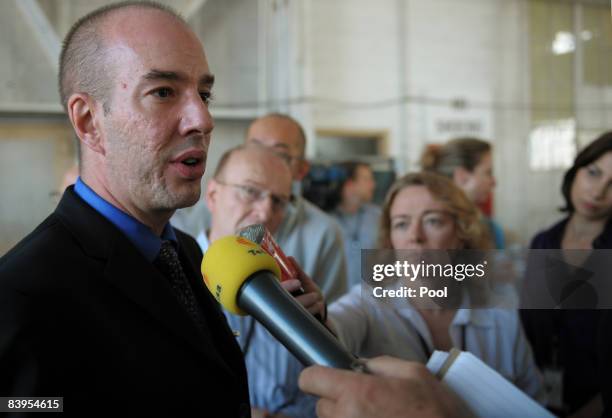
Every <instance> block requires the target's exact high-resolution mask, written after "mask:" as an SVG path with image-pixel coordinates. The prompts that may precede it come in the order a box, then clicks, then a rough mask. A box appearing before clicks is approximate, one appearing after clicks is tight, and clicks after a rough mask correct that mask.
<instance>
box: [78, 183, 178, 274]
mask: <svg viewBox="0 0 612 418" xmlns="http://www.w3.org/2000/svg"><path fill="white" fill-rule="evenodd" d="M74 191H75V193H76V194H78V195H79V196H80V197H81V198H82V199H83V200H84V201H85V202H87V203H88V204H89V205H90V206H91V207H93V208H94V209H95V210H96V211H98V212H99V213H100V214H101V215H102V216H104V217H105V218H106V219H108V220H109V221H110V222H111V223H112V224H113V225H115V226H116V227H117V228H119V230H120V231H121V232H123V233H124V234H125V235H126V236H127V237H128V239H129V240H130V241H131V242H132V243H133V244H134V245H135V246H136V248H138V250H139V251H140V252H141V253H142V254H143V255H144V256H145V258H146V259H147V260H149V261H150V262H153V260H155V257H157V254H158V253H159V250H160V249H161V244H162V241H166V240H168V241H170V242H172V243H173V244H174V246H175V247H177V248H178V241H177V239H176V234H175V233H174V228H172V225H170V223H169V222H168V223H167V224H166V225H165V226H164V229H163V231H162V234H161V237H158V236H157V235H155V233H154V232H153V231H152V230H151V228H149V227H148V226H147V225H145V224H143V223H142V222H140V221H139V220H137V219H136V218H134V217H132V216H130V215H128V214H127V213H125V212H123V211H122V210H120V209H119V208H117V207H115V206H113V205H112V204H111V203H109V202H107V201H106V200H104V199H103V198H102V197H101V196H100V195H98V194H97V193H96V192H94V191H93V190H92V189H91V188H90V187H89V186H88V185H87V184H85V182H83V180H81V177H79V178H77V181H76V183H75V185H74Z"/></svg>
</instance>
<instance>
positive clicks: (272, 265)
mask: <svg viewBox="0 0 612 418" xmlns="http://www.w3.org/2000/svg"><path fill="white" fill-rule="evenodd" d="M261 270H268V271H270V272H272V274H274V276H276V277H277V278H278V277H280V274H281V273H280V268H279V266H278V264H277V262H276V260H274V258H273V257H272V256H270V255H269V254H268V253H267V252H266V251H264V250H263V249H262V248H261V247H260V246H259V245H258V244H255V243H254V242H253V241H250V240H248V239H246V238H243V237H237V236H235V235H229V236H227V237H223V238H219V239H218V240H216V241H215V242H213V243H212V244H211V245H210V246H209V247H208V250H207V251H206V254H204V258H203V259H202V276H203V277H204V282H205V283H206V287H208V290H209V291H210V293H212V295H213V296H214V297H215V299H217V301H218V302H219V303H220V304H221V305H223V307H224V308H225V309H227V310H228V311H230V312H232V313H234V314H238V315H246V313H245V312H244V311H242V309H240V308H239V307H238V304H237V303H236V302H237V296H238V291H239V290H240V287H241V286H242V284H243V283H244V281H245V280H246V279H248V278H249V277H250V276H251V275H252V274H253V273H256V272H258V271H261Z"/></svg>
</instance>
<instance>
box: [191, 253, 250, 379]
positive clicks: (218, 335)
mask: <svg viewBox="0 0 612 418" xmlns="http://www.w3.org/2000/svg"><path fill="white" fill-rule="evenodd" d="M181 248H185V245H184V244H183V243H181ZM180 256H181V263H182V265H183V268H184V269H185V274H186V275H187V277H188V278H189V279H190V284H191V287H192V289H193V291H194V293H195V296H196V299H197V301H198V303H199V305H200V306H201V307H203V309H204V311H203V312H204V316H205V318H206V322H207V324H208V327H209V329H210V331H211V335H212V336H213V338H214V339H218V340H220V341H225V340H228V341H232V343H233V344H227V345H226V346H225V347H224V349H226V350H227V352H224V353H223V357H224V358H225V359H226V360H230V359H232V360H234V361H225V364H226V365H228V367H229V366H231V365H239V366H242V365H243V363H244V361H243V354H242V350H241V349H240V346H239V345H238V343H237V342H236V337H235V336H234V334H233V333H232V330H231V329H230V327H229V325H228V324H227V319H226V318H225V315H224V314H223V312H222V311H221V308H220V307H219V305H218V302H217V301H216V300H215V299H214V298H213V297H212V295H211V294H210V291H209V290H208V289H207V288H206V286H205V285H204V280H203V279H202V273H200V269H199V265H198V266H196V265H195V264H194V262H193V260H195V258H189V257H186V256H184V254H183V253H182V251H181V254H180ZM194 278H195V280H193V279H194ZM234 372H235V373H238V374H240V373H244V371H243V370H242V369H240V370H238V369H235V370H234Z"/></svg>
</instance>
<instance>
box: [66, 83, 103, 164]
mask: <svg viewBox="0 0 612 418" xmlns="http://www.w3.org/2000/svg"><path fill="white" fill-rule="evenodd" d="M96 104H97V102H96V101H95V99H93V98H92V97H91V96H89V95H88V94H84V93H75V94H73V95H72V96H70V98H69V99H68V104H67V108H68V117H69V118H70V122H72V126H73V127H74V131H75V132H76V135H77V137H78V138H79V140H80V141H81V144H83V145H82V146H85V147H87V148H89V149H91V150H92V151H94V152H97V153H99V154H102V155H104V153H105V150H104V144H103V141H102V139H101V135H100V129H99V123H100V121H99V120H98V119H97V117H98V110H100V111H101V109H98V108H97V107H96Z"/></svg>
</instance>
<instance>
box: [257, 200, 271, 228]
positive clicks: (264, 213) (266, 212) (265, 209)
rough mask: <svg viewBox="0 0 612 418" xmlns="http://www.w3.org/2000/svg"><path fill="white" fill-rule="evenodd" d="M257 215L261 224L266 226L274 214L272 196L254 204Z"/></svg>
mask: <svg viewBox="0 0 612 418" xmlns="http://www.w3.org/2000/svg"><path fill="white" fill-rule="evenodd" d="M253 207H254V210H255V215H256V217H257V220H258V222H259V223H262V224H266V223H267V222H268V221H269V220H270V219H272V215H273V214H274V202H273V200H272V196H270V195H267V196H261V198H260V199H258V200H257V201H256V202H254V203H253Z"/></svg>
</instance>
